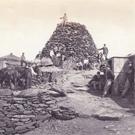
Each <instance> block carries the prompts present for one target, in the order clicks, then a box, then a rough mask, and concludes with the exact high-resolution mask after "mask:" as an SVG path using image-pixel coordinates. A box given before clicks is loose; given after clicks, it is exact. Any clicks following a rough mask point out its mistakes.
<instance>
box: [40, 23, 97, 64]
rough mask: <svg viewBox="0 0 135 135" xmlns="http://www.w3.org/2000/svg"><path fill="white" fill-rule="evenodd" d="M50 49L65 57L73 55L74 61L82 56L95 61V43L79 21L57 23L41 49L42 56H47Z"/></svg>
mask: <svg viewBox="0 0 135 135" xmlns="http://www.w3.org/2000/svg"><path fill="white" fill-rule="evenodd" d="M52 49H53V50H54V53H55V55H56V54H57V52H60V53H61V54H62V55H63V56H64V58H65V59H68V58H69V57H70V56H73V57H74V58H75V61H78V60H83V59H84V58H89V59H90V61H91V62H94V61H96V54H97V49H96V46H95V43H94V41H93V39H92V37H91V35H90V34H89V32H88V30H87V29H86V27H85V26H84V25H81V24H79V23H73V22H68V23H66V24H65V25H63V24H58V25H57V28H56V30H55V31H54V32H53V34H52V36H51V38H50V39H49V41H48V42H47V43H46V44H45V47H44V48H43V50H42V57H45V56H46V57H49V53H50V50H52ZM54 63H55V62H54Z"/></svg>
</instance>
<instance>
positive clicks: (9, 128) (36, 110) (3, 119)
mask: <svg viewBox="0 0 135 135" xmlns="http://www.w3.org/2000/svg"><path fill="white" fill-rule="evenodd" d="M61 110H62V109H61V107H58V106H57V102H56V100H55V99H54V98H53V97H52V96H50V95H49V94H47V93H42V94H38V95H36V96H31V97H18V96H3V97H0V134H2V135H15V134H22V133H25V132H28V131H30V130H33V129H35V128H37V127H39V126H40V124H41V122H43V121H45V120H48V119H50V118H52V117H55V118H56V119H62V118H61V116H62V113H61V115H60V117H59V113H58V112H62V111H61ZM68 112H69V115H68V116H69V117H67V119H73V118H75V117H76V116H77V115H76V113H75V112H72V111H71V110H67V111H66V113H67V114H68ZM71 112H72V117H71V116H70V115H71ZM54 114H55V115H54ZM63 116H64V112H63Z"/></svg>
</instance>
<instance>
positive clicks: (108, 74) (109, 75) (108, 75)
mask: <svg viewBox="0 0 135 135" xmlns="http://www.w3.org/2000/svg"><path fill="white" fill-rule="evenodd" d="M101 70H102V71H103V73H104V77H105V86H104V91H103V97H105V96H106V95H107V94H108V92H109V90H110V88H111V86H112V83H113V80H114V77H115V76H114V73H113V72H112V70H111V69H110V68H109V67H106V66H102V67H101Z"/></svg>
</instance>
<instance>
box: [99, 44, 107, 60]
mask: <svg viewBox="0 0 135 135" xmlns="http://www.w3.org/2000/svg"><path fill="white" fill-rule="evenodd" d="M98 50H103V55H104V57H105V60H107V56H108V48H107V47H106V44H104V46H103V47H102V48H100V49H98Z"/></svg>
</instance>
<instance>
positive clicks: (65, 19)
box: [60, 13, 68, 25]
mask: <svg viewBox="0 0 135 135" xmlns="http://www.w3.org/2000/svg"><path fill="white" fill-rule="evenodd" d="M60 19H61V20H62V24H63V25H65V24H66V23H67V21H68V19H67V14H66V13H64V16H63V17H60Z"/></svg>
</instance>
